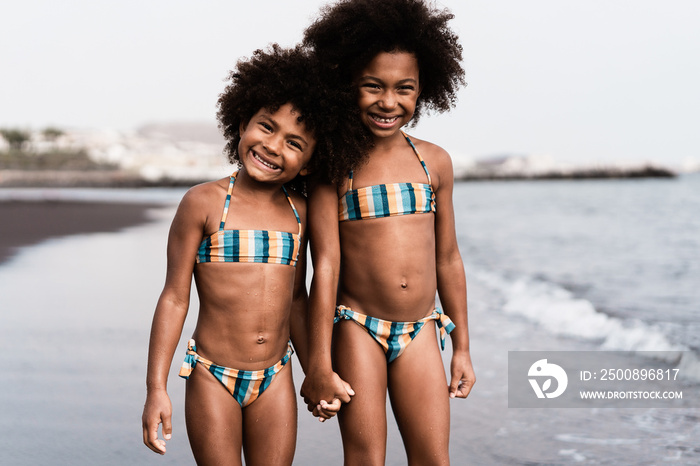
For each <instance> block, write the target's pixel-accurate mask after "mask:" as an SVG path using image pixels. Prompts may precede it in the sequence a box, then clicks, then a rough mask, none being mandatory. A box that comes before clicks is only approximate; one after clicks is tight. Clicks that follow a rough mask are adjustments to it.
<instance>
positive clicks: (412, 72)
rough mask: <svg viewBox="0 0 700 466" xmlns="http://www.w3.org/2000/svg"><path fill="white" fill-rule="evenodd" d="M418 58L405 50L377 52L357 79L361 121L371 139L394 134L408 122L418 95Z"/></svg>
mask: <svg viewBox="0 0 700 466" xmlns="http://www.w3.org/2000/svg"><path fill="white" fill-rule="evenodd" d="M418 71H419V70H418V60H417V59H416V57H415V55H413V54H412V53H408V52H391V53H388V52H381V53H379V54H378V55H377V56H375V57H374V58H373V59H372V61H370V62H369V64H368V65H367V67H366V68H365V69H364V70H362V72H361V73H360V75H359V76H358V79H357V86H358V90H359V98H358V103H359V106H360V113H361V118H362V122H363V123H364V124H365V125H366V126H367V127H368V128H369V129H370V131H371V132H372V134H373V135H374V137H375V138H385V137H389V136H392V135H394V134H396V133H397V132H398V131H399V129H400V128H401V127H402V126H404V125H405V124H406V123H408V122H409V121H410V120H411V118H412V117H413V112H414V111H415V109H416V101H417V100H418V96H419V95H420V82H419V81H418Z"/></svg>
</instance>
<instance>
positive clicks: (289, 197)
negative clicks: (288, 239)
mask: <svg viewBox="0 0 700 466" xmlns="http://www.w3.org/2000/svg"><path fill="white" fill-rule="evenodd" d="M282 191H284V195H285V196H287V201H289V205H290V206H292V211H294V216H295V217H296V218H297V225H298V226H299V233H298V234H299V236H301V219H300V218H299V212H297V208H296V206H295V205H294V201H292V196H290V195H289V193H288V192H287V188H285V187H284V186H282Z"/></svg>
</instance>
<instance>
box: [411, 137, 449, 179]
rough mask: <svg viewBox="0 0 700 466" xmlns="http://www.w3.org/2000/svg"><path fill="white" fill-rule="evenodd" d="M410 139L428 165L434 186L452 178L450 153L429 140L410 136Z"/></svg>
mask: <svg viewBox="0 0 700 466" xmlns="http://www.w3.org/2000/svg"><path fill="white" fill-rule="evenodd" d="M411 141H412V142H413V144H414V145H415V146H416V150H418V152H419V153H420V155H421V157H423V160H424V161H425V164H426V165H427V166H428V171H429V172H430V176H431V177H432V178H433V181H434V183H435V185H436V186H438V185H439V184H440V181H450V182H451V180H452V178H453V172H452V157H450V154H449V153H448V152H447V151H446V150H445V149H443V148H442V147H440V146H438V145H437V144H433V143H432V142H429V141H424V140H422V139H418V138H415V137H411Z"/></svg>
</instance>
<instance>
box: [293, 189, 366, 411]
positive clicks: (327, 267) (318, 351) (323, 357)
mask: <svg viewBox="0 0 700 466" xmlns="http://www.w3.org/2000/svg"><path fill="white" fill-rule="evenodd" d="M308 229H309V236H310V240H311V256H312V259H313V266H314V275H313V279H312V282H311V292H310V296H309V322H308V329H309V332H308V342H309V348H308V350H309V367H308V370H307V372H306V379H305V380H304V383H303V384H302V387H301V394H302V396H303V397H304V399H305V401H306V402H307V404H308V405H309V409H310V410H312V409H314V408H315V407H317V406H318V405H319V403H320V402H321V400H326V401H328V400H333V399H335V398H337V399H339V400H341V401H342V402H344V403H347V402H349V401H350V396H352V395H353V394H354V392H352V389H351V388H350V386H349V385H348V384H347V383H345V382H344V381H343V380H342V379H341V378H340V377H338V375H337V374H336V373H335V372H333V366H332V361H331V339H332V336H333V317H334V315H335V301H336V294H337V288H338V276H339V273H340V272H339V271H340V239H339V236H338V195H337V192H336V188H335V186H333V185H317V186H315V187H314V189H313V190H312V192H311V195H310V197H309V209H308Z"/></svg>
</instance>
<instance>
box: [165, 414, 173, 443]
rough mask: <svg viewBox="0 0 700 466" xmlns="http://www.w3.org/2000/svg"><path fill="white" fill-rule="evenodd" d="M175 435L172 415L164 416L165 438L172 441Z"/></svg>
mask: <svg viewBox="0 0 700 466" xmlns="http://www.w3.org/2000/svg"><path fill="white" fill-rule="evenodd" d="M172 434H173V424H172V418H171V417H170V415H166V416H163V438H165V440H170V439H171V438H172Z"/></svg>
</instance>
